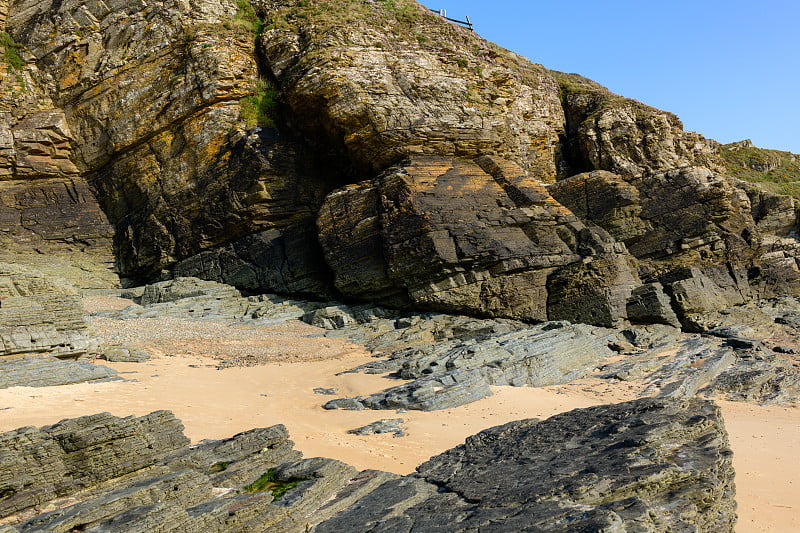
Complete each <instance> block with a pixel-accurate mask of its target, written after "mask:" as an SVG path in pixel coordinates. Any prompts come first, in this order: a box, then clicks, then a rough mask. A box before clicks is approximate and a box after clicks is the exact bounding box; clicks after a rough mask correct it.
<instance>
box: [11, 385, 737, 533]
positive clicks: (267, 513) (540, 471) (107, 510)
mask: <svg viewBox="0 0 800 533" xmlns="http://www.w3.org/2000/svg"><path fill="white" fill-rule="evenodd" d="M181 430H182V426H181V424H180V421H178V420H176V419H175V418H174V416H173V415H172V414H171V413H169V412H166V411H159V412H155V413H152V414H150V415H147V416H144V417H140V418H134V417H128V418H124V419H120V418H116V417H113V416H111V415H109V414H107V413H104V414H99V415H92V416H88V417H82V418H78V419H71V420H64V421H62V422H59V423H58V424H55V425H53V426H47V427H43V428H40V429H37V428H33V427H28V428H21V429H19V430H15V431H11V432H7V433H4V434H2V435H0V441H1V442H3V443H4V446H3V448H2V452H0V457H2V462H0V488H2V490H0V518H2V519H3V520H4V522H5V523H6V524H7V525H6V526H4V531H7V532H9V533H13V532H20V533H21V532H33V531H49V532H52V533H62V532H63V533H67V532H69V531H74V530H75V529H76V528H79V529H81V530H83V531H106V532H117V531H119V532H122V531H125V532H130V531H136V532H139V531H141V532H144V531H151V530H153V528H158V529H160V530H164V531H192V532H195V531H197V532H200V531H204V532H215V531H219V532H222V531H273V532H287V533H289V532H296V531H303V530H307V531H318V532H324V531H375V530H376V528H377V527H381V528H383V529H384V530H385V529H386V528H387V527H388V528H389V529H390V530H393V531H394V530H399V531H409V530H411V528H421V529H423V530H425V531H432V530H434V529H435V530H437V531H467V530H472V529H474V528H479V527H488V526H490V525H491V527H494V528H497V527H502V528H505V529H507V530H548V531H554V530H555V531H562V530H563V531H574V527H575V525H576V524H578V525H580V526H581V527H585V528H589V529H599V528H601V527H612V526H613V527H616V528H623V529H626V530H628V529H633V528H636V527H648V528H649V529H650V530H651V531H664V532H666V531H676V530H687V529H692V530H695V531H708V532H712V531H714V532H721V531H732V530H733V529H732V528H733V524H734V522H735V519H736V515H735V503H734V500H733V495H734V486H733V468H732V466H731V452H730V449H729V448H728V442H727V434H726V432H725V429H724V427H723V424H722V419H721V418H720V415H719V410H718V409H717V408H716V407H715V406H714V405H713V404H711V403H710V402H707V401H703V400H666V399H661V400H654V399H646V400H637V401H634V402H628V403H624V404H619V405H610V406H599V407H592V408H588V409H578V410H575V411H571V412H568V413H564V414H561V415H557V416H555V417H552V418H550V419H548V420H545V421H541V422H540V421H537V420H523V421H519V422H511V423H509V424H506V425H504V426H499V427H496V428H491V429H489V430H486V431H484V432H481V433H479V434H477V435H475V436H473V437H470V438H469V439H467V441H466V443H465V444H463V445H461V446H458V447H456V448H454V449H452V450H450V451H447V452H445V453H443V454H441V455H439V456H436V457H433V458H432V459H430V460H429V461H428V462H426V463H424V464H423V465H421V466H420V467H418V471H417V473H416V474H414V475H411V476H403V477H401V476H396V475H393V474H388V473H385V472H379V471H374V470H365V471H362V472H359V471H358V470H356V469H355V468H353V467H351V466H349V465H346V464H344V463H341V462H339V461H334V460H330V459H321V458H313V459H301V456H300V454H299V453H298V452H297V451H295V450H293V449H292V442H291V441H290V440H288V435H287V433H286V430H285V428H283V426H273V427H270V428H263V429H254V430H250V431H246V432H244V433H240V434H238V435H236V436H234V437H232V438H230V439H226V440H222V441H203V442H201V443H199V444H197V445H194V446H187V444H188V439H186V437H184V436H183V434H182V433H181ZM565 439H566V440H565ZM554 443H558V446H554V445H553V444H554ZM21 472H24V475H21V474H20V473H21ZM64 496H66V497H69V498H72V499H71V500H59V499H58V498H59V497H64ZM75 500H78V501H77V502H76V501H75ZM48 503H53V504H55V506H56V507H57V508H56V509H55V510H51V511H48V512H45V513H42V514H38V515H37V514H35V512H36V511H35V509H36V508H38V507H41V506H43V505H45V504H48ZM554 528H555V529H554ZM559 528H560V529H559Z"/></svg>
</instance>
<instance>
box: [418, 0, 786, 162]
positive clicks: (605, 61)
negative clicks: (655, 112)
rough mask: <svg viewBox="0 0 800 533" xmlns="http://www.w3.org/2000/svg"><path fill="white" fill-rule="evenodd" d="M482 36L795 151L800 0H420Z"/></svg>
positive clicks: (734, 133) (687, 117)
mask: <svg viewBox="0 0 800 533" xmlns="http://www.w3.org/2000/svg"><path fill="white" fill-rule="evenodd" d="M422 3H423V4H424V5H426V6H428V7H430V8H433V9H441V8H444V9H446V10H447V15H448V16H449V17H451V18H457V19H461V20H463V18H464V16H465V15H469V17H470V19H471V20H472V22H473V24H474V25H475V30H476V31H477V32H478V33H480V34H481V35H482V36H483V37H485V38H486V39H488V40H490V41H494V42H496V43H497V44H499V45H501V46H504V47H505V48H508V49H511V50H513V51H515V52H517V53H520V54H522V55H524V56H526V57H528V58H529V59H531V60H532V61H533V62H535V63H541V64H542V65H544V66H545V67H548V68H552V69H555V70H562V71H565V72H577V73H579V74H582V75H584V76H586V77H588V78H591V79H593V80H595V81H597V82H598V83H601V84H603V85H605V86H606V87H608V88H609V89H611V90H612V91H614V92H615V93H618V94H621V95H623V96H627V97H630V98H635V99H637V100H640V101H642V102H644V103H646V104H649V105H652V106H655V107H658V108H660V109H665V110H667V111H672V112H673V113H675V114H677V115H678V116H679V117H680V118H681V120H683V123H684V125H685V127H686V129H688V130H693V131H697V132H699V133H702V134H703V135H705V136H707V137H711V138H713V139H716V140H718V141H720V142H723V143H728V142H733V141H738V140H741V139H747V138H750V139H753V142H754V143H755V144H756V146H760V147H763V148H774V149H778V150H788V151H792V152H794V153H800V1H798V0H753V1H743V0H729V1H725V2H724V1H720V0H694V1H688V0H676V1H662V0H639V1H632V0H592V1H590V0H567V1H557V0H494V1H478V0H422Z"/></svg>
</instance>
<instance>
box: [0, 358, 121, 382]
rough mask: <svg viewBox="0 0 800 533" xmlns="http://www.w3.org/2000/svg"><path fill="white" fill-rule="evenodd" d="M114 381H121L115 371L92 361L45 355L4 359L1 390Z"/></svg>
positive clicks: (0, 378) (1, 361) (0, 375)
mask: <svg viewBox="0 0 800 533" xmlns="http://www.w3.org/2000/svg"><path fill="white" fill-rule="evenodd" d="M112 379H119V378H118V376H117V372H116V371H115V370H112V369H111V368H108V367H107V366H103V365H95V364H93V363H90V362H88V361H64V360H61V359H57V358H55V357H53V356H51V355H44V354H39V355H26V356H9V357H0V389H7V388H9V387H53V386H56V385H69V384H72V383H83V382H85V381H108V380H112Z"/></svg>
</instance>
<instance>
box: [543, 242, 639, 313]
mask: <svg viewBox="0 0 800 533" xmlns="http://www.w3.org/2000/svg"><path fill="white" fill-rule="evenodd" d="M608 248H610V249H609V250H608V251H609V252H611V253H603V254H602V255H597V256H593V257H587V258H585V259H584V260H583V261H580V262H577V263H573V264H571V265H567V266H565V267H562V268H560V269H558V270H556V271H555V272H553V274H551V276H550V277H549V279H548V282H547V287H548V297H547V298H548V299H547V316H548V317H549V319H550V320H570V321H573V322H582V323H585V324H593V325H596V326H605V327H615V326H619V325H621V324H622V323H624V322H625V320H626V318H627V302H628V299H629V298H630V296H631V293H632V292H633V290H634V288H635V287H637V286H638V285H639V284H640V283H641V282H640V280H639V276H638V274H637V269H636V261H635V260H634V259H633V258H632V257H631V256H630V255H628V254H627V251H626V250H625V246H624V245H622V244H621V243H616V245H612V246H609V247H608Z"/></svg>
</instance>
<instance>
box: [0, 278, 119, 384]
mask: <svg viewBox="0 0 800 533" xmlns="http://www.w3.org/2000/svg"><path fill="white" fill-rule="evenodd" d="M76 292H77V291H76V289H75V288H74V287H73V286H71V285H70V284H68V283H66V282H63V281H57V280H53V279H51V278H48V277H45V276H43V275H42V274H41V273H40V272H37V271H34V270H30V269H26V268H23V267H19V266H17V265H7V264H0V388H7V387H18V386H23V387H48V386H52V385H64V384H68V383H79V382H83V381H97V380H106V379H111V378H114V377H115V376H116V372H115V371H113V370H112V369H110V368H107V367H104V366H100V365H93V364H91V363H89V362H86V361H74V360H73V359H77V358H86V357H90V356H93V355H94V354H95V353H96V352H97V350H98V345H99V341H98V339H97V338H95V337H94V335H93V333H92V331H91V328H90V325H89V323H88V322H87V320H86V317H85V311H84V308H83V304H82V303H81V300H80V297H79V296H78V295H77V294H76ZM64 359H67V360H64Z"/></svg>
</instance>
